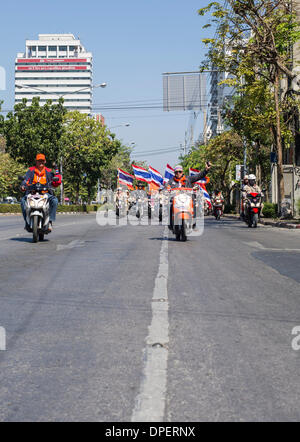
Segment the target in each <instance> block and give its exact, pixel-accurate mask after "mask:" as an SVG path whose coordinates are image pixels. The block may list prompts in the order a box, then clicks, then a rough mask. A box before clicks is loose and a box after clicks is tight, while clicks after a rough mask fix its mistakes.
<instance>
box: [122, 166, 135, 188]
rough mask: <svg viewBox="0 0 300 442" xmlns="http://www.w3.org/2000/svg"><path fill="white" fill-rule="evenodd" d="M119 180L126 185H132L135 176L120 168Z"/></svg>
mask: <svg viewBox="0 0 300 442" xmlns="http://www.w3.org/2000/svg"><path fill="white" fill-rule="evenodd" d="M118 180H119V183H120V184H125V186H132V184H133V180H134V176H133V175H130V173H127V172H124V170H122V169H118Z"/></svg>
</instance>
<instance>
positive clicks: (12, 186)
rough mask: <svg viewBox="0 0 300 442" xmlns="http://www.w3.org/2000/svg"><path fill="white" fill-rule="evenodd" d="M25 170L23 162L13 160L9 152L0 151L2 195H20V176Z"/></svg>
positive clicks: (0, 189) (0, 191)
mask: <svg viewBox="0 0 300 442" xmlns="http://www.w3.org/2000/svg"><path fill="white" fill-rule="evenodd" d="M25 172H26V167H25V166H24V165H23V164H20V163H18V162H16V161H15V160H13V159H12V158H11V156H10V155H9V154H7V153H1V152H0V196H2V197H5V196H15V197H18V196H20V189H19V188H20V181H19V178H18V177H19V176H20V175H24V174H25Z"/></svg>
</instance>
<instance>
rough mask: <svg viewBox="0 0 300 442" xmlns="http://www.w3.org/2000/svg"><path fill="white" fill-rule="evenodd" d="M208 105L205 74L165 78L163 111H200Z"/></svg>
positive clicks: (165, 76)
mask: <svg viewBox="0 0 300 442" xmlns="http://www.w3.org/2000/svg"><path fill="white" fill-rule="evenodd" d="M206 105H207V97H206V75H205V74H185V75H177V74H167V75H164V76H163V109H164V111H166V112H169V111H185V110H192V111H200V110H202V109H203V108H204V107H205V106H206Z"/></svg>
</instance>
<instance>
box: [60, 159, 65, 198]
mask: <svg viewBox="0 0 300 442" xmlns="http://www.w3.org/2000/svg"><path fill="white" fill-rule="evenodd" d="M60 174H61V186H60V204H63V203H64V180H63V164H62V157H61V158H60Z"/></svg>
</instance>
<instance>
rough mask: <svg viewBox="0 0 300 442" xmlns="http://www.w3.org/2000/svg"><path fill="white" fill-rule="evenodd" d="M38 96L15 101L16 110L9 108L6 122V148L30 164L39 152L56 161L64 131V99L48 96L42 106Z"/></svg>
mask: <svg viewBox="0 0 300 442" xmlns="http://www.w3.org/2000/svg"><path fill="white" fill-rule="evenodd" d="M39 101H40V99H39V97H34V98H33V100H32V104H31V105H30V106H27V100H26V99H23V101H22V103H19V104H16V105H15V108H14V112H9V113H8V114H7V118H6V120H5V121H4V125H3V134H4V136H5V138H6V146H7V147H6V150H7V152H8V153H9V154H10V155H11V156H12V157H13V158H14V159H16V160H18V161H21V162H24V163H25V164H26V165H27V166H30V165H32V164H34V162H35V156H36V154H37V153H39V152H42V153H44V154H45V155H46V158H47V163H48V164H52V163H53V162H57V161H58V158H59V155H60V149H61V137H62V134H63V130H64V128H63V121H64V115H65V114H66V112H67V111H66V109H65V108H64V106H63V99H60V100H59V103H58V104H52V103H51V101H50V100H49V101H48V102H47V103H46V104H45V105H44V106H40V103H39Z"/></svg>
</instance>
